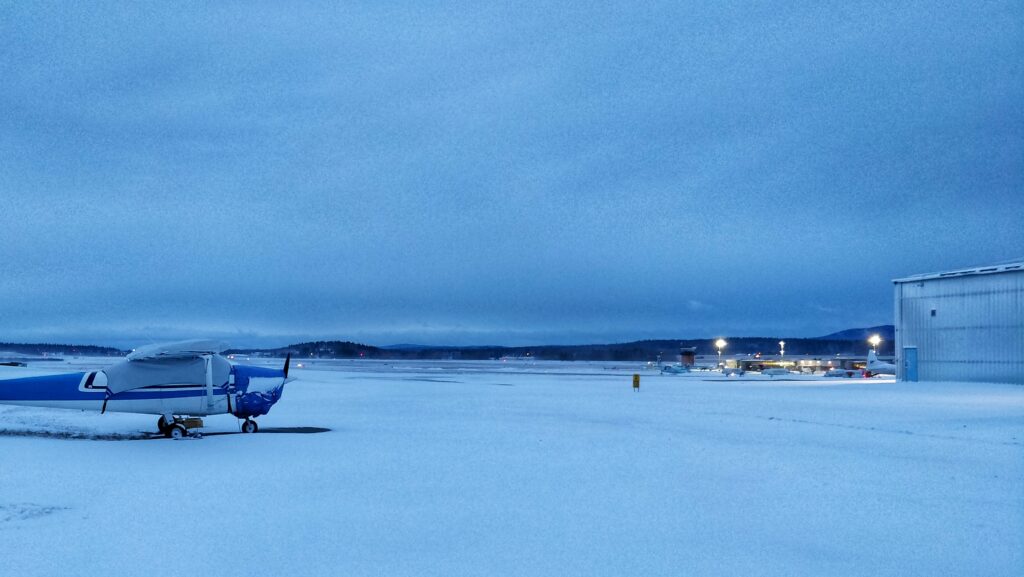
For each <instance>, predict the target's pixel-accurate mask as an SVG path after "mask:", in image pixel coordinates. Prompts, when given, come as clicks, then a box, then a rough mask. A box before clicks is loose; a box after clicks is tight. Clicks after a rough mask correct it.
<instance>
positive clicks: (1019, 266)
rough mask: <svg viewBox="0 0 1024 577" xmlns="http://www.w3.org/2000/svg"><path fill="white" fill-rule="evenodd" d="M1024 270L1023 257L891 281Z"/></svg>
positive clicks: (900, 281)
mask: <svg viewBox="0 0 1024 577" xmlns="http://www.w3.org/2000/svg"><path fill="white" fill-rule="evenodd" d="M1015 271H1022V272H1024V259H1020V260H1016V261H1013V262H1005V263H1001V264H995V265H992V266H977V267H973V268H964V269H958V270H952V271H948V272H931V273H925V274H918V275H914V276H908V277H904V278H897V279H893V281H892V282H893V283H896V284H899V283H905V282H917V281H922V280H932V279H937V278H951V277H961V276H973V275H979V274H995V273H1000V272H1015Z"/></svg>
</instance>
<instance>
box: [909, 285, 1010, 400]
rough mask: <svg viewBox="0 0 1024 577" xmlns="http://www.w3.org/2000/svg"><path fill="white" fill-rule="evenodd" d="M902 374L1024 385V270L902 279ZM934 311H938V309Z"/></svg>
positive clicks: (930, 379) (929, 379) (930, 378)
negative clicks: (908, 364) (911, 371)
mask: <svg viewBox="0 0 1024 577" xmlns="http://www.w3.org/2000/svg"><path fill="white" fill-rule="evenodd" d="M895 306H896V311H895V312H896V347H897V348H896V354H897V376H898V377H899V378H900V379H901V380H903V379H904V378H905V376H906V375H905V374H904V373H905V369H904V367H903V347H917V349H918V376H919V379H920V380H922V381H980V382H993V383H1016V384H1024V270H1016V271H1007V272H998V273H992V274H978V275H965V276H954V277H947V278H930V279H925V280H911V281H907V282H897V283H896V299H895ZM933 311H934V312H933Z"/></svg>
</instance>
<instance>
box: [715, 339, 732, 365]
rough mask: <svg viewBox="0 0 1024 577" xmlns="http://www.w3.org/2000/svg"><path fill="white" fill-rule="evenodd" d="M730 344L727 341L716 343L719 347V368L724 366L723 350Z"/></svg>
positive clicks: (719, 340) (722, 340) (720, 340)
mask: <svg viewBox="0 0 1024 577" xmlns="http://www.w3.org/2000/svg"><path fill="white" fill-rule="evenodd" d="M727 344H729V343H727V342H725V339H718V340H717V341H715V346H716V347H718V366H722V349H724V348H725V345H727Z"/></svg>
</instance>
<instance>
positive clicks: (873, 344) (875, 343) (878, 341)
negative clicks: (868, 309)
mask: <svg viewBox="0 0 1024 577" xmlns="http://www.w3.org/2000/svg"><path fill="white" fill-rule="evenodd" d="M868 342H869V343H871V348H873V349H877V348H878V345H879V344H881V342H882V337H880V336H878V335H871V337H870V338H869V339H868Z"/></svg>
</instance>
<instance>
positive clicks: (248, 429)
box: [242, 419, 260, 433]
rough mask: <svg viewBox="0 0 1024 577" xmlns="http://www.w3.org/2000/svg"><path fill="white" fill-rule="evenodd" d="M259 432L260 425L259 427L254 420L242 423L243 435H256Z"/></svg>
mask: <svg viewBox="0 0 1024 577" xmlns="http://www.w3.org/2000/svg"><path fill="white" fill-rule="evenodd" d="M258 430H260V427H259V425H257V424H256V421H254V420H252V419H246V420H245V422H244V423H242V432H243V433H255V432H256V431H258Z"/></svg>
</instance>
